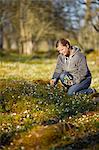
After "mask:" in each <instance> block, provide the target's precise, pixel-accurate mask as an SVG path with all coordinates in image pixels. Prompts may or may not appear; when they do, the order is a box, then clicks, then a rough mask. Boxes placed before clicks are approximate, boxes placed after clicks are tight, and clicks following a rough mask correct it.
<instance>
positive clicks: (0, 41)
mask: <svg viewBox="0 0 99 150" xmlns="http://www.w3.org/2000/svg"><path fill="white" fill-rule="evenodd" d="M0 49H3V26H2V25H0Z"/></svg>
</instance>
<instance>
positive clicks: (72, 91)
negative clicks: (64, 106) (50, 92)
mask: <svg viewBox="0 0 99 150" xmlns="http://www.w3.org/2000/svg"><path fill="white" fill-rule="evenodd" d="M75 94H76V91H75V89H74V88H71V87H70V88H69V89H68V92H67V95H69V96H72V95H75Z"/></svg>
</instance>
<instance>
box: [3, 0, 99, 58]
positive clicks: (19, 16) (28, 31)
mask: <svg viewBox="0 0 99 150" xmlns="http://www.w3.org/2000/svg"><path fill="white" fill-rule="evenodd" d="M98 4H99V2H98V1H97V0H95V1H93V0H86V1H85V0H75V1H74V0H54V1H53V0H37V1H36V0H7V1H6V0H0V48H1V49H2V48H5V49H6V50H11V49H16V50H17V52H19V53H20V54H29V55H30V54H32V53H33V51H35V50H38V44H39V42H40V41H43V40H45V41H46V42H47V43H48V45H49V49H53V47H54V42H55V41H56V40H57V39H59V38H62V37H65V38H70V39H71V40H72V43H77V44H79V46H80V47H81V48H83V49H87V48H96V49H97V48H98V44H99V43H98V30H99V27H98V25H99V24H98V19H99V16H98V9H99V5H98ZM90 30H91V31H92V32H91V33H90ZM89 33H90V36H89ZM93 39H94V40H93ZM82 43H83V44H82Z"/></svg>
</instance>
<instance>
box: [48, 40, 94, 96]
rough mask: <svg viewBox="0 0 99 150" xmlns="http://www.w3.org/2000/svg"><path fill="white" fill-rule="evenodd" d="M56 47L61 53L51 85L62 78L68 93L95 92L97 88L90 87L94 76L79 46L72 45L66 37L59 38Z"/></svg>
mask: <svg viewBox="0 0 99 150" xmlns="http://www.w3.org/2000/svg"><path fill="white" fill-rule="evenodd" d="M56 48H57V50H58V52H59V55H58V59H57V65H56V68H55V71H54V74H53V76H52V79H51V80H50V85H51V86H54V85H56V84H57V82H58V80H60V81H61V82H62V84H63V85H64V86H65V87H67V89H68V91H67V94H68V95H73V94H79V93H80V94H91V93H94V92H95V89H93V88H89V87H90V84H91V80H92V77H91V73H90V70H89V68H88V65H87V61H86V57H85V56H84V54H83V53H82V52H81V51H80V49H79V48H78V47H77V46H71V44H70V42H69V41H68V40H65V39H60V40H58V41H57V42H56Z"/></svg>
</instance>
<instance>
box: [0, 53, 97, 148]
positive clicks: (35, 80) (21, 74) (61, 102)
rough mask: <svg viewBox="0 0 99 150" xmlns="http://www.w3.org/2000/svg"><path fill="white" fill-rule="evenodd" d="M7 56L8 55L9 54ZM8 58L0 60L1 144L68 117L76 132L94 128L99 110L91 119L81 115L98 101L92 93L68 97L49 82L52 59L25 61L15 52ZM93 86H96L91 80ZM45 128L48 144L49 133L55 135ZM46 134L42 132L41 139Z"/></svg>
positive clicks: (63, 138) (61, 89)
mask: <svg viewBox="0 0 99 150" xmlns="http://www.w3.org/2000/svg"><path fill="white" fill-rule="evenodd" d="M9 57H10V58H11V55H10V56H9ZM9 57H8V58H7V59H8V60H4V58H6V56H4V58H2V62H1V63H0V70H1V72H0V78H1V79H0V142H1V145H5V146H6V145H7V144H10V143H11V141H13V139H15V138H16V135H20V138H21V136H22V138H23V139H24V134H26V133H28V132H30V131H32V130H33V131H34V130H35V128H36V127H37V126H39V127H42V126H49V125H50V126H51V124H57V123H62V122H64V121H65V120H68V119H69V120H68V122H70V123H71V124H73V125H75V126H77V127H78V128H77V129H76V130H77V132H78V133H82V134H84V132H85V131H86V132H87V130H88V131H92V130H94V131H96V130H97V129H98V128H99V123H98V113H96V115H94V116H93V118H94V119H93V118H92V117H90V116H89V115H88V116H87V115H83V114H87V113H89V112H90V111H96V110H97V103H95V102H94V101H93V98H92V96H91V95H89V96H88V95H75V96H72V97H70V96H67V95H66V91H65V90H64V89H63V87H62V85H61V84H60V83H59V84H58V85H57V86H56V87H51V86H50V85H49V79H50V75H51V73H52V70H54V68H53V66H54V65H55V60H54V59H51V60H50V59H46V60H45V59H44V58H43V59H41V60H40V59H35V60H29V61H28V62H25V60H26V57H22V58H21V57H20V59H19V57H17V56H16V55H14V57H12V59H11V60H10V59H9ZM14 60H15V61H14ZM19 60H20V61H19ZM23 62H24V63H23ZM90 66H91V68H92V71H93V75H94V76H96V74H95V73H97V72H95V70H94V69H95V68H94V67H93V64H91V63H90ZM96 67H97V66H96ZM96 79H97V78H96ZM97 80H98V79H97ZM97 85H98V83H97ZM93 86H95V87H96V88H97V87H98V86H96V84H94V82H93ZM97 89H98V88H97ZM82 115H83V116H82ZM91 128H92V130H91ZM48 131H49V132H47V131H46V132H44V134H45V135H46V137H47V138H46V139H47V142H48V144H49V138H51V135H52V136H53V138H54V137H55V138H56V135H57V134H56V132H53V133H52V132H51V131H54V130H52V129H49V130H48ZM54 134H55V135H54ZM45 135H42V137H43V138H44V139H45ZM57 136H58V135H57ZM61 136H62V137H61ZM48 137H49V138H48ZM59 138H62V139H61V141H64V140H66V139H67V141H68V139H71V137H70V136H66V135H61V134H60V135H59ZM44 139H42V140H41V143H43V144H44V143H45V142H46V141H44ZM57 140H58V139H56V141H57Z"/></svg>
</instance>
